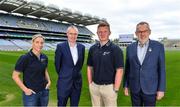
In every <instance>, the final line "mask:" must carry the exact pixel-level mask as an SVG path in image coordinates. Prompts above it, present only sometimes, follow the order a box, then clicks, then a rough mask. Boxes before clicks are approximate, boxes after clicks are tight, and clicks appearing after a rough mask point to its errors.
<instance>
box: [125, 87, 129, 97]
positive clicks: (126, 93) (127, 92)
mask: <svg viewBox="0 0 180 107" xmlns="http://www.w3.org/2000/svg"><path fill="white" fill-rule="evenodd" d="M124 95H125V96H129V89H128V88H127V87H125V88H124Z"/></svg>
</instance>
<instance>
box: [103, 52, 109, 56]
mask: <svg viewBox="0 0 180 107" xmlns="http://www.w3.org/2000/svg"><path fill="white" fill-rule="evenodd" d="M110 53H111V52H104V53H103V55H108V54H110Z"/></svg>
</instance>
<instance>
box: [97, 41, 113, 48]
mask: <svg viewBox="0 0 180 107" xmlns="http://www.w3.org/2000/svg"><path fill="white" fill-rule="evenodd" d="M110 44H111V41H110V40H109V41H108V42H107V43H106V44H105V45H103V46H101V44H100V42H99V43H98V44H97V45H98V47H104V46H109V45H110Z"/></svg>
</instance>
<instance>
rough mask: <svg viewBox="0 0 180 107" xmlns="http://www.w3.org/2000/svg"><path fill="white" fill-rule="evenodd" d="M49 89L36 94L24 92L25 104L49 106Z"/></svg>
mask: <svg viewBox="0 0 180 107" xmlns="http://www.w3.org/2000/svg"><path fill="white" fill-rule="evenodd" d="M48 101H49V89H44V90H43V91H40V92H37V93H36V94H31V95H25V94H24V92H23V104H24V106H48Z"/></svg>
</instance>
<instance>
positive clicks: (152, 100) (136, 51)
mask: <svg viewBox="0 0 180 107" xmlns="http://www.w3.org/2000/svg"><path fill="white" fill-rule="evenodd" d="M135 33H136V36H137V38H138V41H137V42H134V43H132V44H131V45H129V46H128V47H127V50H126V66H125V75H124V94H125V95H126V96H128V95H129V90H130V93H131V101H132V106H155V105H156V100H160V99H161V98H163V96H164V91H165V86H166V85H165V84H166V79H165V77H166V75H165V53H164V46H163V45H162V44H161V43H159V42H157V41H154V40H150V39H149V35H150V34H151V29H150V26H149V24H148V23H147V22H140V23H138V24H137V26H136V32H135Z"/></svg>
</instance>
